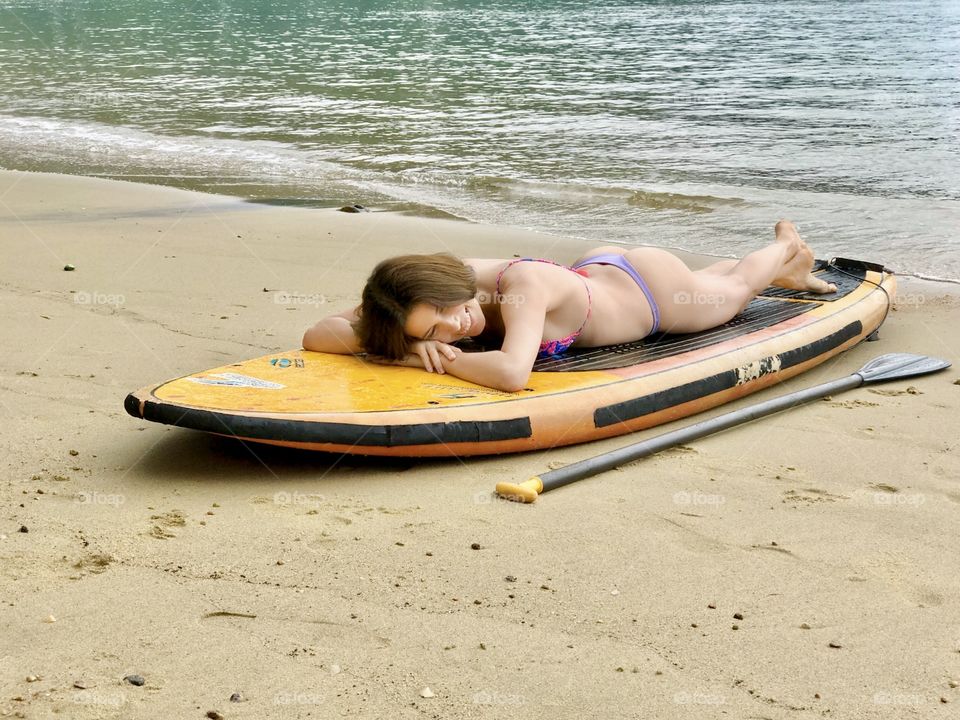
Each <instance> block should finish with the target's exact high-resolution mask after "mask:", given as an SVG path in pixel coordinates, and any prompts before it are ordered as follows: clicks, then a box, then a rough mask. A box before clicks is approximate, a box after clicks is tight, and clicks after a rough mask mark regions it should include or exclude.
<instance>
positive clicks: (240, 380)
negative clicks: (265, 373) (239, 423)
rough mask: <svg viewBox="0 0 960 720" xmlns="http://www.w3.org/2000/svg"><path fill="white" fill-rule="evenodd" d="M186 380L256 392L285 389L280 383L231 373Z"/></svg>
mask: <svg viewBox="0 0 960 720" xmlns="http://www.w3.org/2000/svg"><path fill="white" fill-rule="evenodd" d="M187 380H189V381H190V382H195V383H200V384H201V385H229V386H230V387H246V388H257V389H258V390H280V389H281V388H285V387H286V385H281V384H280V383H276V382H270V381H269V380H261V379H260V378H255V377H250V376H249V375H241V374H240V373H232V372H225V373H214V374H213V375H207V376H205V377H191V378H187Z"/></svg>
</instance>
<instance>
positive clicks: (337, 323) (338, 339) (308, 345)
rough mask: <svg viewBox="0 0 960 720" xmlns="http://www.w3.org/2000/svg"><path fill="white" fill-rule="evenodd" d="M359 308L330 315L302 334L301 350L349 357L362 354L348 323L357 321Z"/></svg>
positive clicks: (361, 349)
mask: <svg viewBox="0 0 960 720" xmlns="http://www.w3.org/2000/svg"><path fill="white" fill-rule="evenodd" d="M359 310H360V306H359V305H358V306H357V307H355V308H353V309H352V310H344V311H343V312H342V313H337V314H336V315H330V316H328V317H325V318H324V319H323V320H321V321H320V322H318V323H317V324H316V325H314V326H313V327H312V328H310V329H309V330H307V331H306V332H305V333H304V334H303V349H304V350H313V351H315V352H328V353H337V354H339V355H351V354H353V353H360V352H363V348H362V347H360V345H359V343H357V336H356V334H355V333H354V332H353V328H352V327H350V323H351V322H354V321H356V320H358V319H359V317H360V316H359V315H358V312H359Z"/></svg>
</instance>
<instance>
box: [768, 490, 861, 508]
mask: <svg viewBox="0 0 960 720" xmlns="http://www.w3.org/2000/svg"><path fill="white" fill-rule="evenodd" d="M783 495H784V497H783V499H782V500H781V501H780V502H782V503H788V504H790V505H793V506H794V507H799V506H800V505H801V504H805V505H814V504H816V503H822V502H836V501H837V500H849V499H850V498H849V496H847V495H834V494H833V493H830V492H827V491H826V490H820V489H819V488H804V489H802V490H792V489H791V490H787V491H785V492H784V493H783Z"/></svg>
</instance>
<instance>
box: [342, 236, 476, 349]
mask: <svg viewBox="0 0 960 720" xmlns="http://www.w3.org/2000/svg"><path fill="white" fill-rule="evenodd" d="M476 294H477V280H476V277H475V276H474V273H473V268H470V267H468V266H466V265H464V264H463V261H462V260H460V259H459V258H457V257H455V256H453V255H450V254H449V253H437V254H435V255H401V256H400V257H395V258H390V259H388V260H384V261H383V262H381V263H380V264H379V265H377V266H376V267H375V268H374V269H373V272H372V273H371V274H370V277H369V278H368V279H367V284H366V285H365V286H364V288H363V297H362V299H361V303H360V319H359V320H357V321H356V322H354V323H353V325H352V327H353V331H354V333H356V335H357V340H358V341H359V343H360V346H361V347H363V349H364V350H366V351H367V352H368V353H370V354H372V355H380V356H382V357H385V358H388V359H390V360H399V359H401V358H402V357H404V356H405V355H406V354H407V352H408V351H409V348H410V344H411V343H412V342H413V338H410V337H409V336H408V335H407V334H406V332H404V325H406V322H407V316H408V315H409V314H410V311H411V310H412V309H413V307H414V306H415V305H418V304H420V303H427V304H429V305H436V306H438V307H449V306H451V305H456V304H457V303H462V302H466V301H468V300H470V299H472V298H473V297H475V296H476Z"/></svg>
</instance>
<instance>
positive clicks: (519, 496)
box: [497, 477, 543, 503]
mask: <svg viewBox="0 0 960 720" xmlns="http://www.w3.org/2000/svg"><path fill="white" fill-rule="evenodd" d="M542 492H543V482H542V481H541V480H540V478H539V477H532V478H530V479H529V480H525V481H524V482H522V483H511V482H498V483H497V495H499V496H500V497H502V498H506V499H507V500H513V501H514V502H523V503H532V502H533V501H534V500H536V499H537V496H538V495H539V494H540V493H542Z"/></svg>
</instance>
